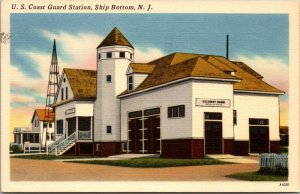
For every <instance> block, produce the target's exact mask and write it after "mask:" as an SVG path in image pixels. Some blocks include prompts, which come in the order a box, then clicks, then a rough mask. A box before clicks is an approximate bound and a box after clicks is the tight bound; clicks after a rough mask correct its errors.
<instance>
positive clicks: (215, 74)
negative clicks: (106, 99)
mask: <svg viewBox="0 0 300 194" xmlns="http://www.w3.org/2000/svg"><path fill="white" fill-rule="evenodd" d="M150 64H151V65H152V66H153V70H152V72H151V73H150V74H149V76H148V77H147V78H146V79H145V80H144V82H142V83H141V84H140V85H139V86H138V87H137V88H136V89H135V90H133V91H130V92H128V91H127V90H126V91H124V92H123V93H121V94H120V96H122V95H126V94H128V93H134V92H136V91H141V90H144V89H148V88H151V87H154V86H158V85H161V84H166V83H168V82H171V81H175V80H178V79H182V78H186V77H202V78H212V79H214V78H215V79H229V80H239V81H238V82H234V84H233V88H234V90H237V91H238V90H241V91H251V92H253V91H254V92H255V91H257V92H273V93H284V92H283V91H281V90H279V89H277V88H275V87H273V86H271V85H269V84H267V83H266V82H264V81H263V80H262V79H261V78H262V76H261V75H260V74H258V73H257V72H256V71H254V70H253V69H252V68H250V67H249V66H247V65H246V64H244V63H242V62H231V61H229V60H228V59H226V58H225V57H222V56H213V55H202V54H192V53H173V54H170V55H167V56H165V57H161V58H159V59H156V60H154V61H151V62H149V63H148V65H150ZM145 66H146V64H136V67H137V68H136V69H138V68H142V67H145ZM148 70H149V72H150V71H151V69H150V68H149V69H148ZM137 71H138V70H137ZM230 72H235V75H234V76H233V75H231V74H230Z"/></svg>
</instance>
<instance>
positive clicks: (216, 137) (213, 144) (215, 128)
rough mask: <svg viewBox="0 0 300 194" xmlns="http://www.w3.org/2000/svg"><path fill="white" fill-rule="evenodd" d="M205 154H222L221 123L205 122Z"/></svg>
mask: <svg viewBox="0 0 300 194" xmlns="http://www.w3.org/2000/svg"><path fill="white" fill-rule="evenodd" d="M205 154H222V122H220V121H205Z"/></svg>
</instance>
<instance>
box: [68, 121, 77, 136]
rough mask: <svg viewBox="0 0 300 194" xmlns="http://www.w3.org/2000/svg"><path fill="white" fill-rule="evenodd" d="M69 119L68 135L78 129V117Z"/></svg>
mask: <svg viewBox="0 0 300 194" xmlns="http://www.w3.org/2000/svg"><path fill="white" fill-rule="evenodd" d="M67 121H68V136H70V135H71V134H72V133H74V132H75V131H76V118H75V117H73V118H69V119H67Z"/></svg>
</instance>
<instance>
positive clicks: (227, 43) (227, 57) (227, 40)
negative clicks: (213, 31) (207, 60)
mask: <svg viewBox="0 0 300 194" xmlns="http://www.w3.org/2000/svg"><path fill="white" fill-rule="evenodd" d="M226 59H229V35H228V34H227V36H226Z"/></svg>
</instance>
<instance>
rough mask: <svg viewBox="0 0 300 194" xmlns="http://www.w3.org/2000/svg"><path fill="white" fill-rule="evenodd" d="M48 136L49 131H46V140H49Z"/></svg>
mask: <svg viewBox="0 0 300 194" xmlns="http://www.w3.org/2000/svg"><path fill="white" fill-rule="evenodd" d="M49 138H50V135H49V132H47V136H46V140H49Z"/></svg>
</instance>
